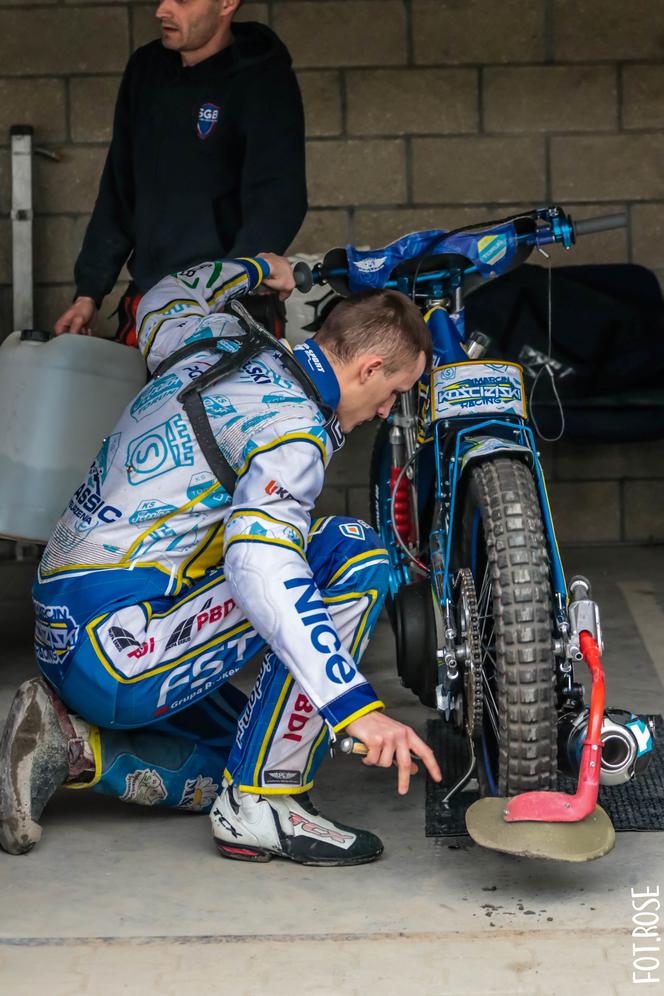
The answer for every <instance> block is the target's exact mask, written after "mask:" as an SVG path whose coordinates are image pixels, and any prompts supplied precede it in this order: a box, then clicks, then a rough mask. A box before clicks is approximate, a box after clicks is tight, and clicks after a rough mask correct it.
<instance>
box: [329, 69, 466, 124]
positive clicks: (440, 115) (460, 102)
mask: <svg viewBox="0 0 664 996" xmlns="http://www.w3.org/2000/svg"><path fill="white" fill-rule="evenodd" d="M346 90H347V95H348V96H347V100H348V131H349V133H350V134H353V135H404V134H414V133H419V134H425V135H426V134H429V135H431V134H436V133H441V134H460V133H462V132H476V131H477V128H478V119H479V102H478V93H477V90H478V73H477V70H476V69H412V68H409V69H380V70H366V69H362V70H350V71H349V72H347V73H346Z"/></svg>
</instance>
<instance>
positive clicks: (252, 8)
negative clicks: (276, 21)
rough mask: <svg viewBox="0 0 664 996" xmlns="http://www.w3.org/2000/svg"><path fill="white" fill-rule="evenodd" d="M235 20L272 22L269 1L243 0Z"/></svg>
mask: <svg viewBox="0 0 664 996" xmlns="http://www.w3.org/2000/svg"><path fill="white" fill-rule="evenodd" d="M233 20H234V21H260V22H261V24H269V23H270V11H269V7H268V4H267V3H245V2H244V0H242V3H241V4H240V6H239V8H238V12H237V14H236V15H235V17H234V18H233Z"/></svg>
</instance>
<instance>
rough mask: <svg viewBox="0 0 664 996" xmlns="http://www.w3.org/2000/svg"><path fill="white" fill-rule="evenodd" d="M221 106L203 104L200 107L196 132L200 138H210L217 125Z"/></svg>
mask: <svg viewBox="0 0 664 996" xmlns="http://www.w3.org/2000/svg"><path fill="white" fill-rule="evenodd" d="M219 111H220V108H219V107H217V105H216V104H201V106H200V107H199V108H198V119H197V121H196V134H197V135H198V137H199V138H200V139H205V138H209V137H210V135H211V134H212V132H213V131H214V129H215V128H216V127H217V121H218V120H219Z"/></svg>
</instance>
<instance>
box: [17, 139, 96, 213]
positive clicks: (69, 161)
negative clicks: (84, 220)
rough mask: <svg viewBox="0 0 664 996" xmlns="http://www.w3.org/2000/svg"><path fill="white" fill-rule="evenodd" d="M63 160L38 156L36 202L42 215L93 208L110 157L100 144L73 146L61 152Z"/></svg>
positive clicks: (36, 161)
mask: <svg viewBox="0 0 664 996" xmlns="http://www.w3.org/2000/svg"><path fill="white" fill-rule="evenodd" d="M60 156H61V158H60V162H53V161H52V160H51V159H42V158H41V157H37V158H36V159H35V172H34V184H35V203H36V204H37V206H38V209H39V211H40V213H42V214H65V213H67V212H72V213H74V214H75V213H78V212H84V211H90V210H92V207H93V205H94V202H95V199H96V197H97V190H98V188H99V179H100V177H101V171H102V168H103V165H104V160H105V159H106V149H105V148H103V147H100V146H97V147H95V146H75V145H70V146H67V147H66V148H64V149H62V150H61V152H60Z"/></svg>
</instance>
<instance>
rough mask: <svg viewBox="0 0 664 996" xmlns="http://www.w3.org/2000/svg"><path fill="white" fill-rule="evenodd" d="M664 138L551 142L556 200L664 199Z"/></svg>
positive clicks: (611, 137)
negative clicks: (663, 166) (663, 164)
mask: <svg viewBox="0 0 664 996" xmlns="http://www.w3.org/2000/svg"><path fill="white" fill-rule="evenodd" d="M663 162H664V135H662V134H657V133H655V132H653V133H650V134H642V135H589V136H576V135H575V136H571V135H570V136H568V137H564V138H563V137H562V136H560V137H554V138H552V139H551V176H552V184H553V197H554V200H556V201H558V200H560V201H562V202H563V203H564V202H565V201H566V200H567V201H569V200H571V199H575V200H587V201H610V200H623V199H624V200H641V201H643V200H649V199H654V200H657V199H659V198H664V170H663V169H662V163H663Z"/></svg>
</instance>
